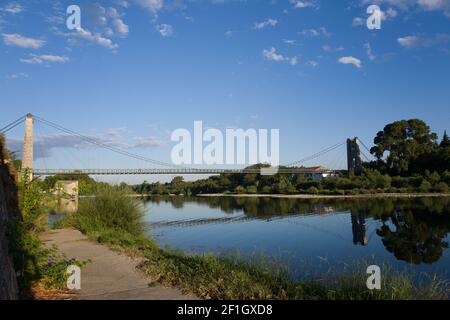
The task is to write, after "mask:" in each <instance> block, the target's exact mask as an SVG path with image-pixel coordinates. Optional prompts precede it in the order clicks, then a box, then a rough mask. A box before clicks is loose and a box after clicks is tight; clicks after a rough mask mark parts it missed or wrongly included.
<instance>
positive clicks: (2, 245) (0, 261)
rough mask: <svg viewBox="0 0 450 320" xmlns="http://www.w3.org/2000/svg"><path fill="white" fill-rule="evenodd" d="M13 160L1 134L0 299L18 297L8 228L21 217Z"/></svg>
mask: <svg viewBox="0 0 450 320" xmlns="http://www.w3.org/2000/svg"><path fill="white" fill-rule="evenodd" d="M10 166H11V161H10V159H9V155H8V153H7V152H6V150H5V148H4V139H3V136H1V135H0V300H13V299H17V298H18V288H17V279H16V272H15V271H14V266H13V261H12V258H11V256H10V255H9V250H8V240H7V238H6V229H7V225H8V222H9V221H10V220H11V219H12V218H13V217H19V216H20V211H19V208H18V202H17V187H16V183H15V178H14V176H13V174H12V172H13V170H12V169H11V167H10Z"/></svg>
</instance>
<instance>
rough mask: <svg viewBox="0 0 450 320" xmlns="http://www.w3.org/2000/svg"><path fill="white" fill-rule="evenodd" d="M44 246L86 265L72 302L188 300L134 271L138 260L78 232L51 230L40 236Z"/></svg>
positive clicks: (187, 296)
mask: <svg viewBox="0 0 450 320" xmlns="http://www.w3.org/2000/svg"><path fill="white" fill-rule="evenodd" d="M40 239H41V241H42V242H43V243H44V244H45V245H46V246H47V247H52V246H57V247H58V250H59V251H60V253H62V254H64V255H65V256H66V257H67V258H69V259H76V260H79V261H89V263H87V264H86V265H85V266H83V268H82V273H81V290H80V291H76V292H74V293H76V295H73V296H72V297H70V299H76V300H78V299H79V300H192V299H194V298H195V297H194V296H192V295H183V294H182V292H181V291H180V290H176V289H171V288H165V287H162V286H160V285H158V284H155V283H154V281H153V280H152V279H150V278H148V277H146V276H145V274H144V273H143V272H139V271H138V270H137V268H136V267H137V266H138V265H139V264H140V263H141V262H142V260H141V259H132V258H129V257H127V256H124V255H120V254H118V253H116V252H114V251H112V250H111V249H110V248H108V247H107V246H102V245H99V244H98V243H95V242H93V241H90V240H89V239H88V238H87V237H86V236H85V235H83V234H82V233H81V232H80V231H78V230H73V229H61V230H51V231H47V232H45V233H43V234H41V235H40Z"/></svg>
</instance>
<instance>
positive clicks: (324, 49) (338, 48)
mask: <svg viewBox="0 0 450 320" xmlns="http://www.w3.org/2000/svg"><path fill="white" fill-rule="evenodd" d="M322 50H323V51H325V52H339V51H343V50H344V47H342V46H340V47H336V48H334V47H331V46H329V45H327V44H326V45H323V46H322Z"/></svg>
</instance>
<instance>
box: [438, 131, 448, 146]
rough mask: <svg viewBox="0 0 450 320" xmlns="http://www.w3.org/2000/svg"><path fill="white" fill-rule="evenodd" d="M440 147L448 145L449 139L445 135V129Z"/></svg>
mask: <svg viewBox="0 0 450 320" xmlns="http://www.w3.org/2000/svg"><path fill="white" fill-rule="evenodd" d="M440 147H441V148H447V147H450V139H449V137H448V135H447V131H444V136H443V137H442V141H441V144H440Z"/></svg>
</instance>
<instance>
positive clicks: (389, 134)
mask: <svg viewBox="0 0 450 320" xmlns="http://www.w3.org/2000/svg"><path fill="white" fill-rule="evenodd" d="M436 140H437V135H436V133H433V132H430V127H429V126H428V125H427V124H426V123H425V122H424V121H422V120H420V119H410V120H401V121H395V122H393V123H390V124H388V125H386V126H385V127H384V129H383V130H382V131H380V132H378V134H377V136H376V137H375V139H374V144H375V146H374V147H373V148H372V149H371V150H370V152H371V153H372V154H373V155H374V156H375V157H376V158H377V159H378V160H379V161H383V162H385V163H386V165H387V167H388V168H389V170H390V171H391V172H392V173H394V174H402V173H407V172H408V171H409V166H410V164H411V162H412V161H414V160H416V159H417V158H418V157H420V156H421V155H423V154H427V153H430V152H432V151H433V150H435V148H436V146H437V143H436ZM384 157H385V158H384Z"/></svg>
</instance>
